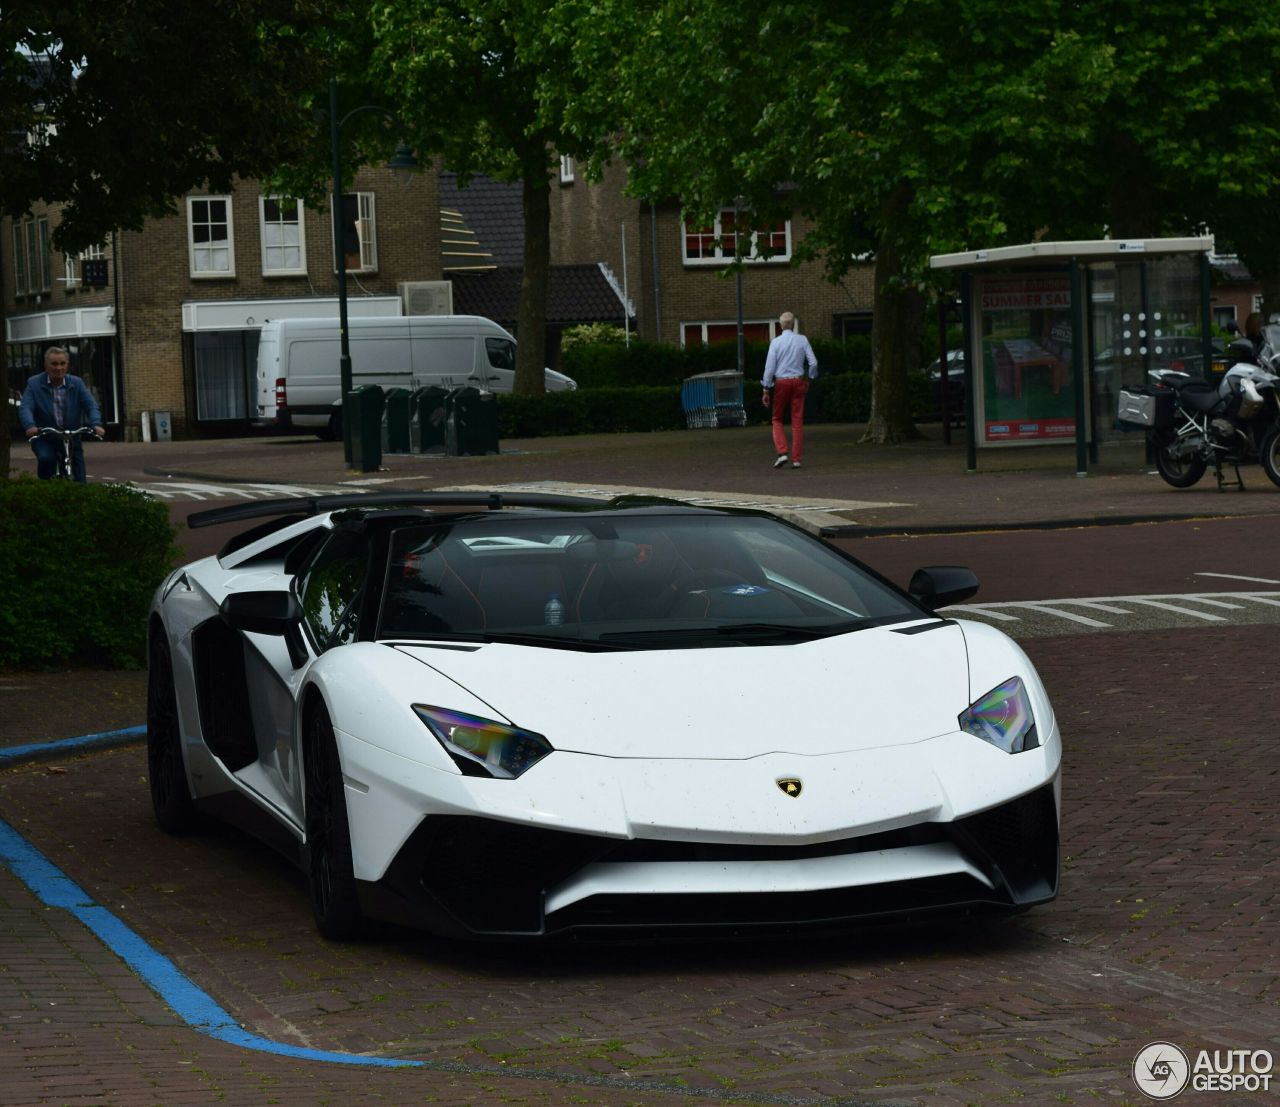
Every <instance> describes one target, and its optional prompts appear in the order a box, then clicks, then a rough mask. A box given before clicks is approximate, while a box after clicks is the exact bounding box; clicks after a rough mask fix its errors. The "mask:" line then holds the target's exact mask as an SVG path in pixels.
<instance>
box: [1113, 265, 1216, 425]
mask: <svg viewBox="0 0 1280 1107" xmlns="http://www.w3.org/2000/svg"><path fill="white" fill-rule="evenodd" d="M1089 323H1090V325H1089V333H1090V337H1091V342H1090V350H1089V363H1090V389H1089V395H1090V406H1091V409H1092V414H1093V426H1094V430H1095V438H1096V440H1098V441H1110V440H1115V439H1120V438H1124V437H1125V436H1126V435H1127V434H1132V433H1133V432H1132V430H1131V429H1130V430H1126V429H1125V427H1124V426H1123V425H1122V424H1120V423H1118V422H1117V421H1116V402H1117V400H1118V398H1119V393H1120V389H1121V388H1123V387H1126V386H1140V385H1143V384H1145V383H1146V381H1147V380H1148V377H1147V374H1148V373H1149V372H1152V371H1157V370H1162V369H1174V370H1179V371H1181V372H1184V373H1189V374H1191V375H1192V376H1194V377H1203V376H1207V375H1208V374H1207V373H1206V366H1205V363H1204V339H1203V326H1202V320H1201V301H1200V266H1199V257H1198V255H1187V254H1176V255H1169V256H1166V257H1161V256H1155V257H1150V258H1144V259H1143V260H1142V261H1135V262H1119V263H1095V264H1093V265H1091V266H1090V269H1089ZM1220 346H1221V343H1220V342H1219V343H1218V347H1220Z"/></svg>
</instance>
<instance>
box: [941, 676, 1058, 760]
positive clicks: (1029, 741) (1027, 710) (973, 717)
mask: <svg viewBox="0 0 1280 1107" xmlns="http://www.w3.org/2000/svg"><path fill="white" fill-rule="evenodd" d="M960 729H961V730H963V731H965V732H967V733H969V734H973V735H975V736H977V737H978V738H981V739H982V740H983V741H984V742H990V743H991V744H992V745H993V746H995V747H996V748H997V749H1002V750H1004V752H1005V753H1022V752H1023V751H1024V750H1033V749H1035V748H1036V747H1037V746H1039V745H1040V737H1039V735H1037V734H1036V720H1035V716H1034V715H1032V714H1031V699H1030V697H1029V696H1028V695H1027V689H1026V687H1025V686H1024V685H1023V683H1022V678H1021V677H1012V678H1011V679H1009V680H1006V681H1005V682H1004V683H1003V684H998V685H996V687H994V688H992V689H991V691H990V692H988V693H987V694H986V695H985V696H982V697H980V698H979V699H977V700H975V701H974V702H973V703H971V704H970V705H969V706H968V707H967V708H966V709H965V710H964V711H962V712H961V713H960Z"/></svg>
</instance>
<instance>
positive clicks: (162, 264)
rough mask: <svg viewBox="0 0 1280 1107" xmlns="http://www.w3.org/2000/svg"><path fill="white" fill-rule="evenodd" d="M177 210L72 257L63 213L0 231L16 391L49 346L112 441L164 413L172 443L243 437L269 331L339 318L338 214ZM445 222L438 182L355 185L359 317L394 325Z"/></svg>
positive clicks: (40, 212) (36, 215)
mask: <svg viewBox="0 0 1280 1107" xmlns="http://www.w3.org/2000/svg"><path fill="white" fill-rule="evenodd" d="M177 207H178V211H177V213H176V214H174V215H171V216H167V217H164V218H160V219H150V220H148V221H147V223H146V224H145V225H144V227H143V229H142V230H141V231H136V232H134V231H124V232H119V233H117V234H114V235H112V236H110V238H109V239H108V241H106V242H104V243H103V244H102V245H101V246H99V247H97V248H95V249H94V250H90V251H86V252H85V253H84V254H81V255H78V256H75V257H71V256H69V255H62V254H58V253H56V252H54V251H53V250H52V249H51V247H50V235H51V231H52V230H53V228H54V227H55V226H56V225H57V220H58V211H57V209H56V207H50V208H40V209H37V210H35V211H33V212H32V213H30V214H29V215H28V216H26V217H25V218H23V219H19V220H9V219H6V220H5V221H4V230H3V236H2V237H0V260H2V262H3V263H2V264H0V272H2V273H3V300H4V304H5V312H4V314H5V343H6V346H5V348H6V355H7V356H6V374H7V376H6V383H7V386H8V388H9V389H10V391H11V393H12V392H13V391H14V390H20V389H21V388H22V387H23V385H24V384H25V381H26V378H27V377H28V376H29V375H30V374H31V373H33V372H36V371H37V370H38V369H39V367H40V366H41V364H42V355H43V350H44V349H45V348H47V347H48V346H50V345H55V344H56V345H61V346H66V347H67V348H68V349H70V350H71V352H72V371H73V372H75V373H79V374H80V375H82V376H84V377H85V378H86V380H88V382H89V383H90V385H91V386H92V388H93V389H94V392H95V394H96V395H97V396H98V398H99V401H100V403H101V405H102V408H103V418H104V420H105V421H106V423H107V425H108V427H109V428H110V430H111V433H112V434H113V435H117V436H124V437H132V436H133V435H134V434H136V433H137V432H138V431H139V430H140V427H141V422H142V419H141V413H142V412H144V411H147V412H155V411H165V412H168V413H169V415H170V419H171V425H172V428H173V431H174V433H175V434H185V433H202V434H216V433H220V432H221V433H226V432H235V431H242V430H244V429H245V428H247V426H248V425H249V419H250V418H251V415H252V405H253V403H254V392H255V389H254V372H255V369H256V361H257V337H258V332H259V331H260V329H261V326H262V324H263V322H264V321H265V320H267V319H269V318H285V317H291V316H329V317H332V316H336V315H337V314H338V307H337V279H336V266H335V262H334V257H333V254H334V249H333V224H332V221H331V217H330V214H329V211H328V209H327V207H326V208H319V209H312V208H310V207H308V206H306V205H304V204H301V203H295V202H294V201H291V200H285V199H280V198H276V197H268V196H263V195H262V194H261V193H260V192H259V190H258V189H257V188H256V186H255V185H254V184H253V183H252V182H242V183H241V184H240V185H239V186H238V187H237V188H236V189H235V190H234V191H233V192H232V193H231V194H228V195H207V194H203V193H192V194H190V195H188V196H186V197H184V198H182V199H181V200H179V201H178V205H177ZM438 211H439V203H438V199H437V190H436V177H435V174H433V173H423V174H419V175H417V176H415V178H414V179H413V181H412V182H411V183H410V185H409V186H408V187H407V188H406V187H404V186H403V185H401V184H400V183H399V182H397V181H396V180H395V179H394V177H393V175H392V174H391V172H389V171H388V170H385V169H381V168H379V169H365V170H362V171H361V172H360V173H359V174H358V175H357V177H356V180H355V183H354V186H353V191H352V192H351V193H348V194H347V196H346V197H345V198H344V212H343V219H344V228H345V233H344V243H343V247H344V252H345V254H346V264H347V269H348V274H349V276H348V282H347V283H348V303H349V310H350V313H351V314H352V315H353V316H357V315H366V314H375V315H399V314H401V301H400V295H399V285H400V283H401V282H405V281H424V280H434V279H438V278H439V276H440V239H439V219H438Z"/></svg>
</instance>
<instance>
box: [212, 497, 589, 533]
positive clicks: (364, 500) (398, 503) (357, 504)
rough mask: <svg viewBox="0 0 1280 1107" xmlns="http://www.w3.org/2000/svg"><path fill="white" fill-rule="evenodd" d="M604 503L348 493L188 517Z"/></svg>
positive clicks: (234, 519) (215, 519)
mask: <svg viewBox="0 0 1280 1107" xmlns="http://www.w3.org/2000/svg"><path fill="white" fill-rule="evenodd" d="M606 502H607V501H605V500H600V499H593V498H592V497H590V496H569V495H565V494H563V493H558V492H514V493H507V492H347V493H342V494H340V495H335V496H289V497H285V498H283V499H279V500H253V501H250V502H248V503H238V504H229V505H228V506H227V507H215V508H211V509H210V510H209V511H197V512H195V513H194V514H192V515H189V516H188V517H187V526H189V527H190V528H191V529H192V530H196V529H198V528H200V527H213V526H217V525H218V524H220V523H238V522H241V521H242V520H244V519H263V518H266V517H268V516H271V515H297V516H299V517H300V518H305V517H307V516H308V515H321V514H323V513H324V512H326V511H342V510H345V509H351V508H362V507H428V508H431V507H474V508H480V509H482V510H485V511H501V510H502V509H503V508H504V507H550V508H556V507H561V508H583V507H601V506H602V505H604V504H605V503H606Z"/></svg>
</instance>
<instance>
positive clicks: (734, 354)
mask: <svg viewBox="0 0 1280 1107" xmlns="http://www.w3.org/2000/svg"><path fill="white" fill-rule="evenodd" d="M811 341H812V343H813V352H814V354H815V355H816V356H817V358H818V372H819V379H821V377H824V376H833V375H839V374H842V373H867V372H870V371H871V342H870V340H869V339H868V338H866V337H864V336H862V335H854V336H851V337H849V338H847V339H845V340H844V341H843V342H840V341H837V340H835V339H822V338H815V339H812V340H811ZM768 352H769V344H768V343H767V342H748V343H746V347H745V351H744V353H745V363H746V369H745V372H744V375H743V379H744V382H745V383H746V384H747V385H751V384H754V383H757V382H759V381H760V380H761V378H763V376H764V363H765V357H766V356H767V354H768ZM737 367H738V348H737V345H736V344H735V343H732V342H718V343H715V344H713V345H710V346H671V345H666V344H663V343H658V342H643V341H639V340H632V343H631V345H630V346H629V347H628V346H616V345H614V344H612V343H605V344H600V343H595V344H591V345H583V346H573V347H571V348H570V349H569V350H566V351H565V352H564V359H563V361H562V363H561V369H562V370H563V371H564V372H565V373H567V374H568V375H569V376H570V377H572V378H573V379H574V380H575V381H576V382H577V385H578V387H579V388H580V389H589V388H614V387H619V388H622V387H627V388H629V387H634V386H638V385H648V386H653V385H678V384H681V383H682V382H683V381H684V380H685V378H686V377H693V376H697V375H698V374H699V373H718V372H722V371H724V370H733V369H737Z"/></svg>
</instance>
